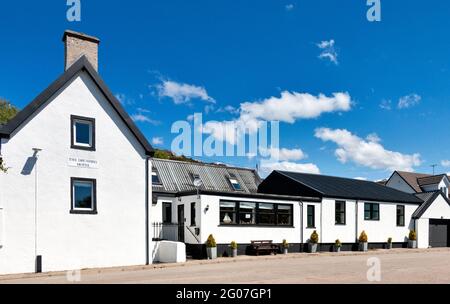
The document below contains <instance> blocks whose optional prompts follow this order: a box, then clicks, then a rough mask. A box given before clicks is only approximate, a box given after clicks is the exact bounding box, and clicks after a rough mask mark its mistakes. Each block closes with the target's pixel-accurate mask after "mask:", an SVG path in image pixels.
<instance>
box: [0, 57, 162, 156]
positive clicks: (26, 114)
mask: <svg viewBox="0 0 450 304" xmlns="http://www.w3.org/2000/svg"><path fill="white" fill-rule="evenodd" d="M81 71H85V72H86V73H87V74H88V75H90V76H91V77H92V79H93V80H94V82H95V83H96V84H97V86H98V87H99V88H100V90H101V92H102V93H103V94H104V96H105V97H106V99H107V100H108V101H109V102H110V104H111V106H112V107H113V109H114V110H115V111H116V112H117V114H118V115H119V117H120V118H121V119H122V120H123V122H124V123H125V125H126V126H127V127H128V128H129V129H130V131H131V133H132V134H133V135H134V136H135V137H136V139H137V140H138V141H139V143H140V144H141V145H142V147H143V148H144V149H145V152H146V154H147V155H149V156H152V155H153V152H154V150H153V147H152V146H151V145H150V143H149V142H148V141H147V139H146V138H145V136H144V135H143V134H142V133H141V131H140V130H139V129H138V127H137V126H136V125H135V123H134V122H133V120H132V119H131V117H130V116H129V115H128V114H127V112H126V111H125V109H124V108H123V107H122V105H121V104H120V102H119V101H118V100H117V98H116V97H114V95H113V94H112V93H111V91H110V90H109V88H108V87H107V85H106V84H105V83H104V81H103V80H102V79H101V77H100V75H99V74H98V73H97V72H96V71H95V69H94V68H93V67H92V65H91V64H90V63H89V61H88V59H87V58H86V56H82V57H81V58H80V59H78V60H77V61H76V62H75V63H74V64H73V65H72V66H71V67H70V68H69V69H67V71H65V72H64V74H62V75H61V76H60V77H59V78H58V79H57V80H56V81H54V82H53V83H52V84H51V85H50V86H49V87H48V88H47V89H46V90H45V91H44V92H42V93H41V94H40V95H39V96H38V97H36V99H35V100H33V101H32V102H31V103H30V104H28V105H27V106H26V107H25V108H24V109H23V110H22V111H20V112H19V113H18V114H17V115H16V116H15V117H14V118H13V119H12V120H11V121H9V122H8V123H7V124H6V125H3V126H1V127H0V138H10V137H11V136H12V135H13V133H14V131H16V130H17V129H18V128H19V127H20V126H21V125H22V124H23V123H25V122H26V121H27V120H28V119H29V118H30V117H32V116H33V114H34V113H36V112H37V111H38V110H39V109H40V108H41V107H42V106H43V105H44V104H45V103H46V102H47V101H48V100H49V99H50V98H52V96H53V95H54V94H56V93H57V92H58V91H59V90H60V89H61V88H62V87H63V86H64V85H65V84H66V83H67V82H69V81H70V80H71V79H72V78H73V77H74V76H75V75H77V74H78V73H79V72H81Z"/></svg>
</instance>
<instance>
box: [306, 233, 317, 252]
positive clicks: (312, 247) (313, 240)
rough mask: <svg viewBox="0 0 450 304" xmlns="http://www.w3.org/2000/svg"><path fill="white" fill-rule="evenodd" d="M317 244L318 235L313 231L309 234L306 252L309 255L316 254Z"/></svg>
mask: <svg viewBox="0 0 450 304" xmlns="http://www.w3.org/2000/svg"><path fill="white" fill-rule="evenodd" d="M318 243H319V234H317V231H316V230H314V232H313V233H312V234H311V237H310V238H309V242H308V252H310V253H315V252H317V244H318Z"/></svg>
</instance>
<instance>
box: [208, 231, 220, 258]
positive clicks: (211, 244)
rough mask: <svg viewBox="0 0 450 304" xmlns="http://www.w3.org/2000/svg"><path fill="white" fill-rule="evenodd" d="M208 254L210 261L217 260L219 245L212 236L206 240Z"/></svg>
mask: <svg viewBox="0 0 450 304" xmlns="http://www.w3.org/2000/svg"><path fill="white" fill-rule="evenodd" d="M206 253H207V254H208V259H210V260H212V259H216V258H217V244H216V240H215V239H214V236H213V235H212V234H210V235H209V236H208V240H206Z"/></svg>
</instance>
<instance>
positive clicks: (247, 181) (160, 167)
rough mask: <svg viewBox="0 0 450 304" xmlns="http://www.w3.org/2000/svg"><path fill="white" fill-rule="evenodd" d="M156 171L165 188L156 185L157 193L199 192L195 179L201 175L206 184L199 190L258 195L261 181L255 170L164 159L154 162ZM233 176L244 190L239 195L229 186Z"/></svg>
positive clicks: (154, 187) (154, 189)
mask: <svg viewBox="0 0 450 304" xmlns="http://www.w3.org/2000/svg"><path fill="white" fill-rule="evenodd" d="M152 164H153V168H154V169H156V171H157V172H158V176H159V178H160V180H161V183H162V185H153V191H155V192H170V193H177V192H183V191H192V190H196V188H195V186H194V184H193V178H192V175H193V174H194V175H199V177H200V179H201V180H202V182H203V185H202V186H201V187H200V189H203V190H207V191H219V192H240V193H257V192H258V185H259V184H260V183H261V178H260V177H259V175H258V174H257V173H256V171H255V170H251V169H246V168H235V167H228V166H223V165H215V164H205V163H190V162H181V161H173V160H165V159H156V158H155V159H153V160H152ZM231 176H233V177H234V178H236V179H237V181H238V182H239V184H240V185H241V187H242V191H236V190H234V189H233V187H232V185H231V184H230V181H229V178H230V177H231Z"/></svg>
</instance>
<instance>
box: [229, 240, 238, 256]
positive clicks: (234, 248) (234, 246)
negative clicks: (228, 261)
mask: <svg viewBox="0 0 450 304" xmlns="http://www.w3.org/2000/svg"><path fill="white" fill-rule="evenodd" d="M230 247H231V257H233V258H235V257H237V255H238V253H237V250H238V245H237V243H236V242H235V241H232V242H231V244H230Z"/></svg>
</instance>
